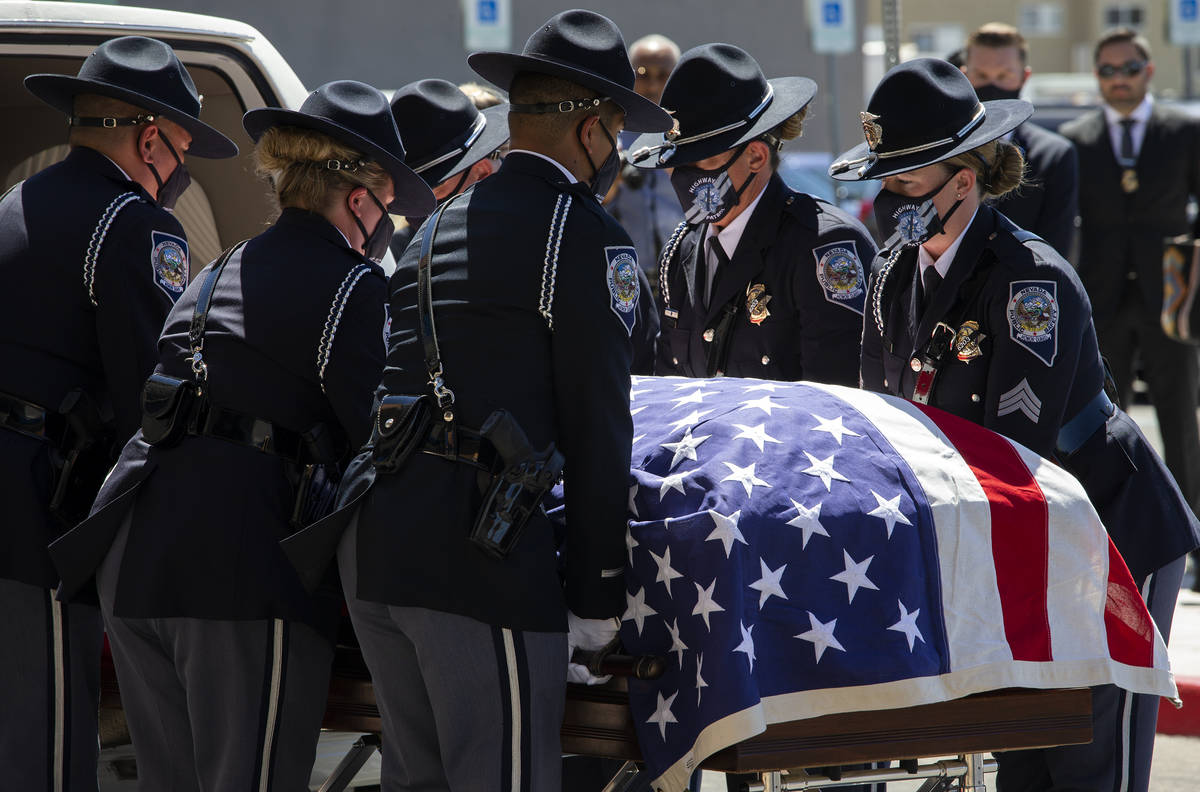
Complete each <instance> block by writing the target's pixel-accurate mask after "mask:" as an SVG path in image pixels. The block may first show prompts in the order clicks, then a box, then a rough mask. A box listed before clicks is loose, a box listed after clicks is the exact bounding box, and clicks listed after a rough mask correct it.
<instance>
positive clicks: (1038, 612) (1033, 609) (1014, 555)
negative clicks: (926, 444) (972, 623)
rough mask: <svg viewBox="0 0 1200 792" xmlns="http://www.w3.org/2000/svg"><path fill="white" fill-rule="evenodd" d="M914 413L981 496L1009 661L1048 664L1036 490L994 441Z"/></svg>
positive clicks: (1046, 547) (1041, 509)
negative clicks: (955, 456)
mask: <svg viewBox="0 0 1200 792" xmlns="http://www.w3.org/2000/svg"><path fill="white" fill-rule="evenodd" d="M917 407H918V408H920V410H921V411H922V412H923V413H925V415H927V416H928V417H929V418H930V419H931V420H932V421H933V422H934V423H935V424H937V426H938V428H939V429H941V430H942V433H943V434H945V435H946V437H947V438H948V439H949V440H950V442H951V443H953V444H954V447H955V448H956V449H957V450H958V453H959V454H960V455H961V456H962V458H963V460H964V461H965V462H966V463H967V465H968V466H969V467H970V468H971V472H973V473H974V474H975V478H976V479H977V480H978V481H979V485H980V486H981V487H982V488H983V491H984V494H986V495H987V499H988V506H989V507H990V508H991V514H992V562H993V563H994V564H995V567H996V588H997V589H999V593H1000V606H1001V609H1002V611H1003V613H1004V637H1005V639H1006V640H1007V641H1008V646H1009V649H1010V650H1011V651H1012V656H1013V659H1014V660H1031V661H1046V660H1051V659H1053V658H1052V657H1051V652H1050V617H1049V615H1048V614H1047V611H1046V588H1047V583H1048V578H1049V553H1050V528H1049V513H1048V507H1047V505H1046V498H1045V496H1044V495H1043V494H1042V488H1041V487H1040V486H1039V485H1038V482H1037V479H1036V478H1034V476H1033V474H1032V473H1030V472H1029V468H1028V467H1026V465H1025V461H1024V460H1023V459H1021V455H1020V454H1018V453H1017V450H1016V449H1015V448H1013V447H1012V445H1011V444H1010V443H1009V442H1008V441H1007V440H1005V439H1004V438H1003V437H1001V436H1000V435H998V434H995V433H994V432H991V431H989V430H987V429H984V428H983V427H981V426H979V425H977V424H974V423H971V422H970V421H967V420H965V419H963V418H959V417H958V416H956V415H951V414H950V413H947V412H943V411H942V410H935V409H932V408H930V407H926V406H924V405H921V404H917Z"/></svg>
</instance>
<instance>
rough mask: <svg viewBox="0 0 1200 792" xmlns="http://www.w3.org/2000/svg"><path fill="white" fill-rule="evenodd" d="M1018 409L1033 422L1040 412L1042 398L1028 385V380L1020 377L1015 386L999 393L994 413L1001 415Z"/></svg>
mask: <svg viewBox="0 0 1200 792" xmlns="http://www.w3.org/2000/svg"><path fill="white" fill-rule="evenodd" d="M1017 410H1020V411H1021V412H1023V413H1024V414H1025V417H1026V418H1028V419H1029V420H1031V421H1033V422H1034V423H1037V422H1038V416H1040V415H1041V414H1042V400H1041V399H1039V398H1038V397H1037V394H1036V393H1034V392H1033V388H1031V387H1029V380H1028V379H1025V378H1022V379H1021V381H1020V382H1019V383H1017V386H1016V387H1015V388H1013V389H1012V390H1010V391H1005V392H1004V393H1001V394H1000V403H999V404H998V405H997V406H996V415H997V416H1003V415H1008V414H1009V413H1015V412H1016V411H1017Z"/></svg>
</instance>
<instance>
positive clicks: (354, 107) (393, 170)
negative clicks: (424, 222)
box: [242, 80, 437, 217]
mask: <svg viewBox="0 0 1200 792" xmlns="http://www.w3.org/2000/svg"><path fill="white" fill-rule="evenodd" d="M242 126H243V127H245V128H246V132H247V134H249V135H250V137H251V138H252V139H253V140H254V141H255V142H256V143H257V142H258V139H259V138H261V137H262V135H263V133H264V132H266V131H267V130H268V129H270V128H272V127H280V126H290V127H300V128H301V129H312V130H315V131H317V132H321V133H323V134H326V135H328V136H329V137H331V138H333V139H334V140H337V141H339V142H341V143H344V144H346V145H347V146H349V147H350V148H352V149H354V150H356V151H358V152H360V153H361V154H362V155H363V156H364V157H366V158H367V159H369V160H372V161H374V162H376V163H378V164H379V165H380V167H382V168H383V169H384V170H385V171H387V172H388V175H390V176H391V177H392V189H393V190H394V191H395V196H396V197H395V198H394V199H393V200H392V202H391V203H390V204H388V211H390V212H392V213H393V214H403V215H408V216H409V217H424V216H426V215H429V214H430V213H432V212H433V210H434V208H435V205H436V203H437V202H436V201H435V200H434V197H433V191H432V190H430V189H429V185H427V184H426V183H425V180H424V179H422V178H421V177H420V176H418V175H417V174H416V173H415V172H414V171H413V169H412V168H410V167H408V166H407V165H405V164H404V155H405V151H404V144H403V143H402V142H401V140H400V131H399V130H398V129H397V128H396V120H395V119H394V118H393V117H392V108H391V106H390V105H389V104H388V100H387V97H386V96H384V95H383V92H382V91H380V90H379V89H378V88H372V87H371V86H370V85H367V84H366V83H361V82H358V81H357V80H335V81H333V82H329V83H325V84H324V85H322V86H321V87H320V88H318V89H317V90H315V91H313V92H312V93H310V94H309V95H308V98H307V99H305V100H304V104H302V105H300V109H299V110H286V109H284V108H282V107H260V108H257V109H254V110H250V111H248V112H247V113H246V114H245V115H244V116H242ZM337 167H345V163H342V164H340V165H338V166H337Z"/></svg>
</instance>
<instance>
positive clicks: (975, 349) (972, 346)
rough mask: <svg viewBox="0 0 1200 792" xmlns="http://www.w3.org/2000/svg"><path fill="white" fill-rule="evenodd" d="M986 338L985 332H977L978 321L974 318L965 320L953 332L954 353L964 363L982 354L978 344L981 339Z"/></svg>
mask: <svg viewBox="0 0 1200 792" xmlns="http://www.w3.org/2000/svg"><path fill="white" fill-rule="evenodd" d="M985 338H987V335H986V334H985V333H981V332H979V322H976V321H975V320H974V319H970V320H967V321H966V322H963V323H962V326H961V327H959V328H958V332H957V333H955V334H954V354H955V356H956V357H957V358H958V359H959V360H961V361H962V362H964V363H970V362H971V361H972V360H974V359H975V358H977V357H981V356H982V355H983V350H982V349H980V348H979V345H980V344H981V343H982V342H983V339H985Z"/></svg>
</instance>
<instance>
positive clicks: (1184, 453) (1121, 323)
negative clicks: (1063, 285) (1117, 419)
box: [1062, 30, 1200, 510]
mask: <svg viewBox="0 0 1200 792" xmlns="http://www.w3.org/2000/svg"><path fill="white" fill-rule="evenodd" d="M1094 63H1095V71H1096V76H1097V79H1098V80H1099V83H1100V93H1101V95H1102V96H1103V97H1104V105H1103V106H1102V107H1100V108H1098V109H1097V110H1095V111H1093V112H1091V113H1088V114H1087V115H1085V116H1082V117H1080V118H1078V119H1076V120H1075V121H1073V122H1071V123H1069V124H1067V125H1065V126H1064V127H1063V129H1062V132H1063V134H1064V135H1065V136H1066V137H1068V138H1069V139H1071V140H1072V141H1073V142H1074V143H1075V147H1076V150H1077V151H1078V152H1079V165H1080V179H1079V196H1080V201H1079V210H1080V217H1081V218H1082V221H1083V222H1082V226H1081V236H1080V250H1079V260H1078V264H1077V266H1078V269H1079V275H1080V277H1081V279H1082V280H1083V285H1084V286H1085V287H1086V288H1087V291H1088V295H1089V296H1090V297H1091V300H1092V309H1093V316H1094V318H1095V322H1096V332H1097V335H1098V336H1099V339H1100V351H1101V352H1102V353H1103V354H1104V356H1105V357H1106V358H1107V359H1108V363H1109V366H1110V367H1111V369H1112V373H1113V376H1114V378H1115V379H1116V382H1117V386H1118V387H1119V388H1120V390H1121V397H1122V398H1121V401H1122V403H1125V404H1128V403H1129V402H1130V400H1131V398H1132V395H1133V378H1134V357H1135V355H1137V356H1139V357H1140V360H1141V364H1142V371H1143V376H1144V377H1145V380H1146V384H1147V385H1149V387H1150V397H1151V399H1152V400H1153V402H1154V407H1155V410H1156V412H1157V414H1158V423H1159V426H1160V427H1161V429H1162V437H1163V449H1164V457H1165V458H1166V462H1167V467H1169V468H1170V470H1171V473H1172V474H1173V475H1174V476H1175V480H1176V481H1177V482H1178V484H1179V488H1180V489H1181V490H1183V494H1184V495H1185V496H1186V497H1187V499H1188V502H1189V503H1190V504H1191V506H1192V509H1193V510H1195V508H1196V505H1197V502H1198V498H1200V431H1198V430H1197V425H1196V391H1197V380H1198V374H1197V361H1196V350H1195V349H1193V348H1192V347H1190V346H1187V345H1185V344H1181V343H1178V342H1176V341H1173V340H1171V339H1169V338H1167V337H1166V335H1165V334H1164V333H1163V330H1162V326H1161V325H1160V323H1159V313H1160V311H1161V308H1162V296H1163V281H1162V242H1163V238H1164V237H1169V236H1175V235H1177V234H1183V233H1186V232H1188V230H1189V228H1188V221H1187V204H1188V198H1189V196H1196V195H1200V124H1197V123H1196V122H1195V121H1194V120H1192V119H1191V118H1189V117H1188V116H1186V115H1184V114H1183V113H1181V112H1178V111H1175V110H1171V109H1169V108H1164V107H1162V106H1160V105H1158V104H1156V103H1155V102H1154V99H1153V97H1152V96H1151V95H1150V94H1149V91H1148V89H1149V84H1150V79H1151V77H1153V76H1154V63H1153V61H1151V59H1150V49H1149V46H1148V44H1147V43H1146V40H1145V39H1144V38H1143V37H1142V36H1140V35H1138V34H1136V33H1134V32H1133V31H1131V30H1116V31H1113V32H1111V33H1108V34H1107V35H1105V36H1104V37H1103V38H1101V39H1100V41H1099V43H1098V44H1097V45H1096V49H1095V53H1094Z"/></svg>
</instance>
